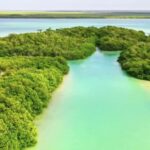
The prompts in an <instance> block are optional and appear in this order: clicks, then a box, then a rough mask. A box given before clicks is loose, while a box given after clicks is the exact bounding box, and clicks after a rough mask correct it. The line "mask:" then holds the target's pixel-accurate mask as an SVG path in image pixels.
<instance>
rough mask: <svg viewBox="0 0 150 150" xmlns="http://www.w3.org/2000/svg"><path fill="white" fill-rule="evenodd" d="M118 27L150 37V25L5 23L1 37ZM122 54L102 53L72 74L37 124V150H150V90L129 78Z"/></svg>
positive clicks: (68, 21) (66, 21)
mask: <svg viewBox="0 0 150 150" xmlns="http://www.w3.org/2000/svg"><path fill="white" fill-rule="evenodd" d="M79 25H81V26H97V27H100V26H105V25H116V26H123V27H128V28H134V29H137V30H143V31H145V32H146V33H150V20H144V19H143V20H123V19H60V20H59V19H41V20H40V19H27V20H26V19H0V35H1V36H4V35H7V34H9V33H12V32H14V33H20V32H29V31H36V30H37V29H45V28H48V27H51V28H62V27H71V26H79ZM118 55H119V53H117V52H113V53H112V52H105V53H104V52H101V51H99V50H97V51H96V52H95V53H94V54H93V55H92V56H91V57H89V58H87V59H85V60H78V61H70V62H69V66H70V72H69V74H68V75H67V76H66V77H65V78H64V82H63V83H62V85H61V86H60V87H59V88H58V89H57V90H56V92H55V93H54V95H53V98H52V100H51V102H50V104H49V107H48V109H46V110H45V112H44V113H43V114H42V115H41V116H40V119H39V120H38V121H37V122H36V124H37V126H38V129H39V137H38V139H39V141H38V144H37V145H36V146H35V147H34V148H31V150H150V91H149V90H147V89H146V88H145V87H144V86H143V84H142V85H141V81H139V80H136V79H133V78H131V77H129V76H127V75H126V74H125V73H124V72H123V71H122V70H121V69H120V66H119V64H118V63H117V58H118Z"/></svg>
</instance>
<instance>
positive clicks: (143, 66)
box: [119, 43, 150, 80]
mask: <svg viewBox="0 0 150 150" xmlns="http://www.w3.org/2000/svg"><path fill="white" fill-rule="evenodd" d="M119 62H120V64H121V66H122V68H123V69H124V70H126V72H127V73H128V74H130V75H132V76H134V77H136V78H139V79H145V80H150V43H139V44H137V45H135V46H132V47H130V48H129V49H127V50H126V51H122V53H121V55H120V57H119Z"/></svg>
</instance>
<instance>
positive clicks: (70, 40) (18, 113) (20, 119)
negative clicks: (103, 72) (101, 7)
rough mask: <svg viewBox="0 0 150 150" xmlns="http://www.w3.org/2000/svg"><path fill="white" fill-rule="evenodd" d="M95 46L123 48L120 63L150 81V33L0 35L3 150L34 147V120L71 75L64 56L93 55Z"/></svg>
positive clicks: (89, 30) (90, 30)
mask: <svg viewBox="0 0 150 150" xmlns="http://www.w3.org/2000/svg"><path fill="white" fill-rule="evenodd" d="M96 46H97V47H99V48H100V49H101V50H105V51H122V52H121V54H120V57H119V62H120V64H121V67H122V68H123V69H124V70H126V71H127V73H129V74H130V75H132V76H134V77H137V78H140V79H146V80H150V37H149V36H146V35H145V34H144V32H142V31H135V30H131V29H125V28H120V27H113V26H108V27H102V28H96V27H74V28H65V29H57V30H51V29H47V30H45V31H39V32H36V33H25V34H11V35H9V36H7V37H2V38H0V76H1V77H0V111H1V112H0V149H2V150H22V149H25V148H26V147H30V146H33V145H35V143H36V142H37V139H36V136H37V130H36V127H35V125H34V119H35V117H36V116H37V115H39V114H41V113H42V111H43V109H44V108H45V107H46V106H47V104H48V102H49V99H50V98H51V95H52V92H53V91H54V90H55V89H56V88H57V86H58V85H59V84H60V83H61V81H62V79H63V76H64V75H65V74H67V73H68V71H69V67H68V65H67V61H66V60H74V59H82V58H85V57H87V56H90V55H91V54H92V53H93V52H94V51H95V49H96Z"/></svg>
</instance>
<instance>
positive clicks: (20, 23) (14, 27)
mask: <svg viewBox="0 0 150 150" xmlns="http://www.w3.org/2000/svg"><path fill="white" fill-rule="evenodd" d="M106 25H115V26H121V27H128V28H132V29H137V30H144V31H145V32H147V33H150V19H0V36H5V35H8V34H9V33H22V32H31V31H37V30H39V29H47V28H52V29H56V28H65V27H74V26H86V27H87V26H96V27H102V26H106Z"/></svg>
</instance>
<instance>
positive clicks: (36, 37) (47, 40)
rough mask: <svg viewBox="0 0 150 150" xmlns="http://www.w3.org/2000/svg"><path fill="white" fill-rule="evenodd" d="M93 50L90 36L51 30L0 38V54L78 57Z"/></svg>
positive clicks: (82, 56)
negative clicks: (66, 34) (65, 34)
mask: <svg viewBox="0 0 150 150" xmlns="http://www.w3.org/2000/svg"><path fill="white" fill-rule="evenodd" d="M93 51H95V44H94V42H93V40H92V39H91V38H83V37H80V38H79V37H78V38H77V37H72V36H64V35H62V34H59V33H56V32H55V31H52V30H50V29H49V30H46V31H44V32H37V33H26V34H19V35H17V34H11V35H9V36H8V37H5V38H1V39H0V56H16V55H17V56H18V55H19V56H53V57H56V56H63V57H65V58H67V59H80V58H84V57H87V56H89V55H90V54H91V53H92V52H93Z"/></svg>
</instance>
